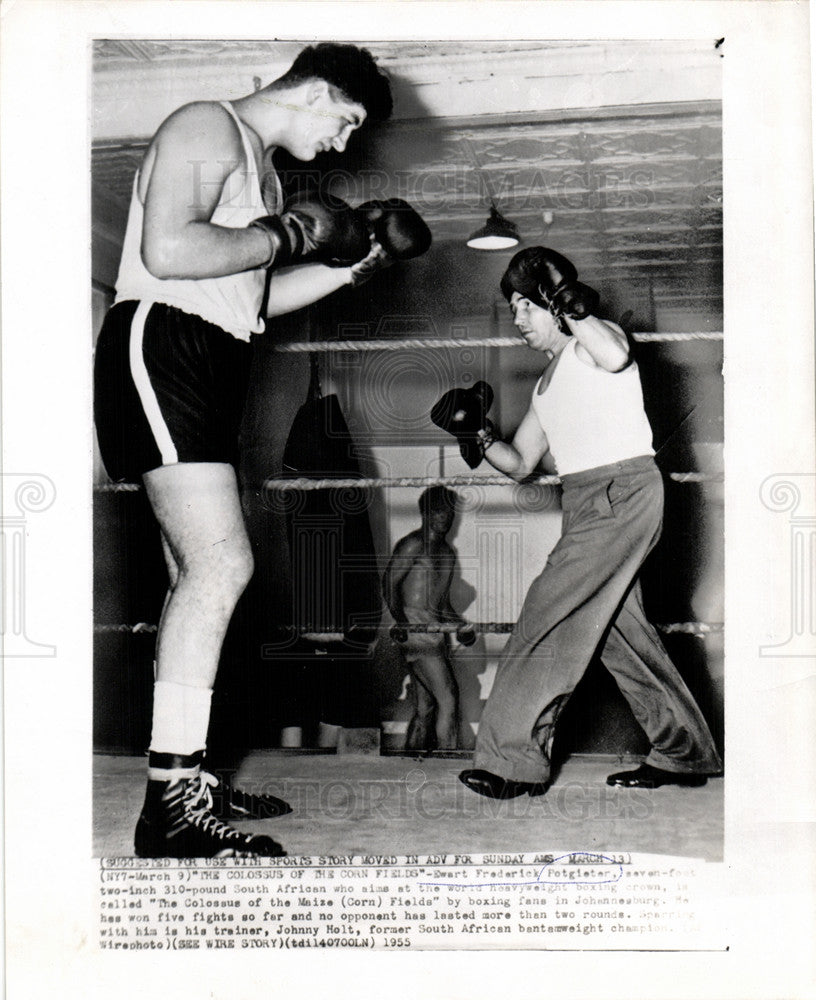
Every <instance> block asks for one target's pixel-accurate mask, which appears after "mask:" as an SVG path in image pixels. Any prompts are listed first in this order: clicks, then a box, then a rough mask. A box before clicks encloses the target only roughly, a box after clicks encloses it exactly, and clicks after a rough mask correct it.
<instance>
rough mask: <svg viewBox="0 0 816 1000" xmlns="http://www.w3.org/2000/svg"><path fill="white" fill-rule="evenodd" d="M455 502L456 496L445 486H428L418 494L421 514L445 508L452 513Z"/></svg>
mask: <svg viewBox="0 0 816 1000" xmlns="http://www.w3.org/2000/svg"><path fill="white" fill-rule="evenodd" d="M456 500H457V496H456V494H455V493H454V492H453V490H449V489H448V488H447V487H446V486H429V487H428V489H427V490H423V492H422V493H421V494H420V496H419V501H418V506H419V510H420V513H421V514H427V513H428V512H429V511H431V510H438V509H439V508H441V507H447V508H448V510H450V511H451V513H453V512H455V510H456Z"/></svg>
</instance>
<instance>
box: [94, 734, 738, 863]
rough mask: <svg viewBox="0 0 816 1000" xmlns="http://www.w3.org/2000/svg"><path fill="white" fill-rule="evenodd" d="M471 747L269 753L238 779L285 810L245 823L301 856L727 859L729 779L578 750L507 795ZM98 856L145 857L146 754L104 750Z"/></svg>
mask: <svg viewBox="0 0 816 1000" xmlns="http://www.w3.org/2000/svg"><path fill="white" fill-rule="evenodd" d="M469 761H470V755H469V754H466V753H460V754H457V755H452V754H448V755H439V754H432V755H429V756H426V757H404V756H379V755H366V754H343V753H332V752H330V753H326V752H317V751H314V752H309V751H285V750H258V751H254V752H252V753H251V754H250V755H249V756H247V757H246V758H245V759H244V760H243V762H242V763H241V766H240V768H239V769H238V772H237V774H236V777H235V784H236V785H237V786H238V787H242V788H244V789H246V790H247V791H255V792H264V793H266V794H269V795H274V796H276V797H278V798H281V799H284V800H285V801H286V802H288V803H289V805H290V806H291V807H292V812H291V813H289V814H288V815H285V816H280V817H277V818H274V819H266V820H247V821H240V822H235V823H234V826H236V827H237V828H238V829H242V830H252V831H253V832H257V833H266V834H268V835H269V836H271V837H273V838H274V839H275V840H277V841H279V842H280V843H281V844H283V846H284V847H285V849H286V851H287V853H288V854H290V855H307V856H318V855H334V856H339V855H344V856H348V855H361V854H389V855H394V854H396V855H399V856H402V855H406V854H435V853H440V852H445V853H451V852H454V853H477V854H483V853H492V852H502V853H522V852H537V851H552V850H556V849H557V850H563V851H564V852H568V851H593V852H596V853H604V852H605V851H609V852H621V851H628V852H631V853H643V854H664V855H669V856H674V857H689V858H700V859H704V860H706V861H721V860H722V852H723V779H722V778H716V779H709V781H708V783H707V784H706V785H705V786H704V787H702V788H677V787H664V788H660V789H657V790H655V791H646V790H644V789H621V788H610V787H609V786H607V785H606V783H605V779H606V776H607V775H608V774H610V773H612V772H613V771H617V770H623V769H626V768H628V767H630V766H631V767H634V766H636V765H637V762H638V759H636V758H633V757H630V758H621V757H616V756H612V755H601V754H598V755H575V756H572V757H570V758H568V759H567V760H566V761H565V762H564V764H563V765H562V766H561V769H560V771H559V772H558V774H557V776H556V778H555V780H554V782H553V784H552V786H551V787H550V789H549V791H548V792H547V794H546V795H544V796H540V797H535V798H530V797H529V796H527V795H525V796H522V797H521V798H517V799H510V800H507V801H503V802H500V801H495V800H491V799H486V798H483V797H481V796H478V795H475V794H474V793H473V792H471V791H469V790H468V789H467V788H465V787H464V785H462V784H461V783H460V782H459V781H458V780H457V775H458V774H459V772H460V771H461V770H463V769H464V768H466V767H469V766H470V764H469ZM93 764H94V840H93V852H94V855H95V856H98V857H127V856H130V855H132V854H133V831H134V827H135V825H136V820H137V818H138V815H139V811H140V809H141V805H142V800H143V798H144V783H145V765H146V761H145V758H144V757H135V756H130V757H124V756H109V755H96V756H94V758H93Z"/></svg>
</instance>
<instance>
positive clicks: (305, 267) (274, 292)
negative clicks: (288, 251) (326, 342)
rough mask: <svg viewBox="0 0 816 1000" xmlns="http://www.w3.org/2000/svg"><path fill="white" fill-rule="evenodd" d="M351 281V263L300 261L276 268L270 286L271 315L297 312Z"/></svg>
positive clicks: (267, 313)
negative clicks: (293, 265)
mask: <svg viewBox="0 0 816 1000" xmlns="http://www.w3.org/2000/svg"><path fill="white" fill-rule="evenodd" d="M350 284H351V268H350V267H329V266H328V265H326V264H316V263H310V264H300V265H298V266H297V267H282V268H280V269H279V270H277V271H275V272H273V274H272V279H271V283H270V286H269V303H268V305H267V309H266V315H267V316H268V317H270V318H271V317H274V316H283V315H285V314H286V313H290V312H295V311H296V310H297V309H303V308H305V307H306V306H309V305H311V304H312V303H313V302H317V301H318V300H319V299H322V298H325V297H326V296H327V295H331V293H332V292H336V291H337V289H338V288H342V287H343V286H344V285H350Z"/></svg>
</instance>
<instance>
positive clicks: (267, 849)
mask: <svg viewBox="0 0 816 1000" xmlns="http://www.w3.org/2000/svg"><path fill="white" fill-rule="evenodd" d="M215 782H216V779H215V778H213V776H212V775H211V774H207V773H206V772H201V773H200V774H196V775H194V776H192V777H189V778H186V777H185V778H175V779H173V780H172V781H153V780H148V782H147V794H146V795H145V803H144V806H143V807H142V814H141V816H140V817H139V822H138V823H137V824H136V836H135V847H136V856H137V857H140V858H232V857H264V858H279V857H282V856H284V855H285V854H286V851H284V849H283V848H282V847H281V845H280V844H278V843H277V842H276V841H274V840H272V838H271V837H262V836H255V835H253V834H246V833H239V831H238V830H233V828H232V827H231V826H228V825H227V824H226V823H224V822H222V821H221V820H220V819H218V818H217V817H215V816H214V815H213V813H212V796H211V793H210V789H211V788H212V787H213V784H215Z"/></svg>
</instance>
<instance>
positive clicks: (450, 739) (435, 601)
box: [383, 486, 476, 750]
mask: <svg viewBox="0 0 816 1000" xmlns="http://www.w3.org/2000/svg"><path fill="white" fill-rule="evenodd" d="M419 510H420V514H421V515H422V526H421V527H420V528H418V529H417V530H416V531H412V532H411V533H410V534H409V535H406V536H405V537H404V538H401V539H400V540H399V541H398V542H397V544H396V545H395V546H394V552H393V555H392V556H391V560H390V562H389V563H388V566H387V568H386V571H385V574H384V575H383V594H384V596H385V602H386V604H387V605H388V608H389V610H390V612H391V614H392V616H393V618H394V622H395V624H394V626H393V627H392V629H391V637H392V638H393V639H395V640H396V641H397V642H398V643H399V644H400V646H401V647H402V651H403V654H404V656H405V661H406V663H407V664H408V668H409V670H410V672H411V691H412V698H413V703H414V713H413V715H412V716H411V720H410V722H409V723H408V732H407V734H406V737H405V749H406V750H433V749H438V750H455V749H456V748H457V747H458V745H459V738H458V689H457V686H456V679H455V677H454V676H453V670H452V669H451V665H450V660H449V659H448V638H447V635H446V634H445V633H443V632H427V633H420V632H409V631H408V630H407V629H406V628H405V626H406V625H421V624H430V623H437V622H456V623H459V628H458V629H457V632H456V637H457V639H458V640H459V642H461V643H462V644H463V645H466V646H471V645H473V643H474V642H475V641H476V632H475V631H474V629H473V628H472V626H470V625H468V624H467V623H466V622H465V619H464V618H463V617H462V616H461V615H460V614H457V612H456V611H454V610H453V607H452V606H451V603H450V587H451V581H452V580H453V574H454V570H455V569H456V553H455V552H454V550H453V549H452V548H451V546H450V545H449V544H448V543H447V541H446V540H445V536H446V535H447V533H448V532H449V531H450V529H451V525H452V524H453V518H454V512H455V510H456V494H455V493H453V492H452V491H451V490H448V489H445V487H444V486H432V487H430V488H429V489H427V490H425V491H424V492H423V493H422V494H421V496H420V498H419Z"/></svg>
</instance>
